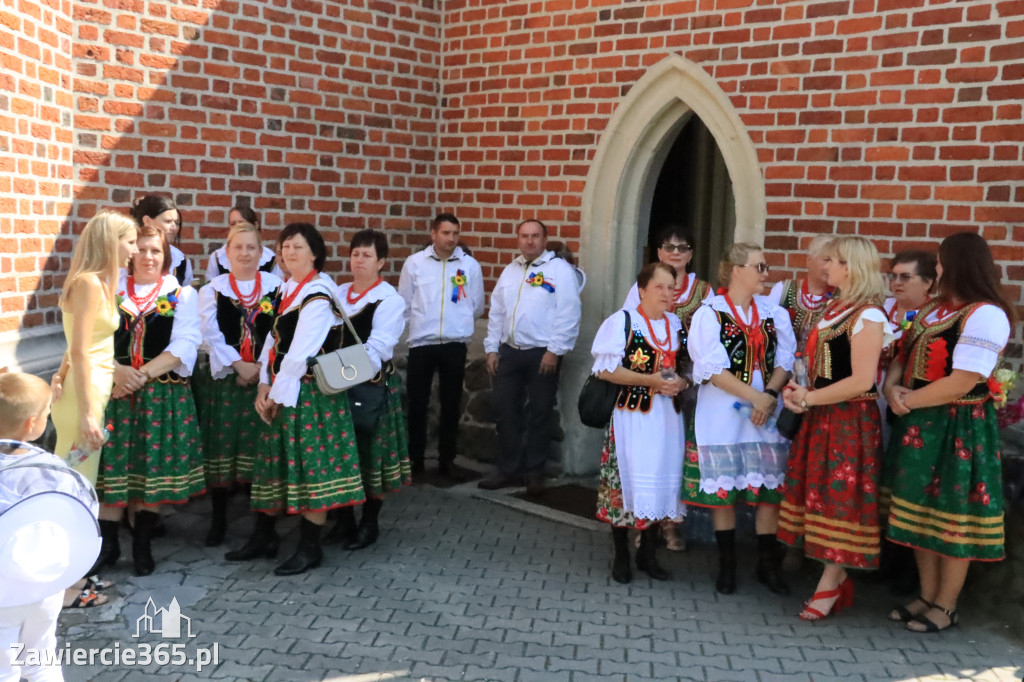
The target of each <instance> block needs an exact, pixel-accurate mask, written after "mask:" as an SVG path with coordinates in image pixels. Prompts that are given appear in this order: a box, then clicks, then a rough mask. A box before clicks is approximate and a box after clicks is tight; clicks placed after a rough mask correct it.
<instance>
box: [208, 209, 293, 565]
mask: <svg viewBox="0 0 1024 682" xmlns="http://www.w3.org/2000/svg"><path fill="white" fill-rule="evenodd" d="M224 248H225V253H226V254H227V255H226V259H227V262H228V263H229V264H230V266H231V267H230V271H229V272H228V273H227V274H223V275H218V276H216V277H214V278H213V281H211V282H210V283H209V284H207V285H206V286H204V287H203V288H202V289H200V290H199V315H200V317H201V318H202V331H203V342H204V344H205V346H206V349H207V352H208V353H209V358H210V373H211V375H212V379H211V381H210V383H209V384H208V385H207V386H206V389H205V391H204V393H203V398H204V400H205V401H206V404H205V405H204V409H203V410H202V413H201V415H200V420H201V422H202V425H203V428H202V432H203V453H204V454H205V456H206V460H205V462H204V468H205V470H206V485H207V487H208V488H209V490H210V497H211V499H212V503H213V518H212V521H211V524H210V530H209V533H207V535H206V546H207V547H215V546H217V545H219V544H220V543H221V542H222V541H223V540H224V533H225V530H226V528H227V506H228V494H229V493H230V492H231V487H232V486H233V485H235V484H236V483H248V482H249V481H251V480H252V464H253V457H254V456H255V454H256V449H257V447H258V443H257V442H255V441H254V440H253V434H255V433H257V432H258V431H259V425H260V419H259V415H258V414H256V403H255V401H256V386H257V384H259V380H260V365H259V363H258V362H257V360H258V359H259V357H260V354H261V353H262V351H263V342H264V341H265V340H266V338H267V334H268V333H269V332H270V328H271V325H272V324H273V321H274V301H275V300H277V298H278V289H280V287H281V285H282V284H283V282H281V280H280V279H278V278H277V277H276V276H275V275H272V274H270V273H269V272H263V271H261V270H260V260H261V250H262V248H263V247H262V245H261V244H260V235H259V231H258V230H257V229H256V228H255V227H254V226H253V225H252V224H250V223H246V222H242V223H236V224H235V226H234V227H232V228H231V232H230V233H229V234H228V240H227V244H226V246H225V247H224Z"/></svg>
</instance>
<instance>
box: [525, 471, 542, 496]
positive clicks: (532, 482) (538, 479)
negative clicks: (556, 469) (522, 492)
mask: <svg viewBox="0 0 1024 682" xmlns="http://www.w3.org/2000/svg"><path fill="white" fill-rule="evenodd" d="M543 492H544V477H543V476H542V475H540V474H527V475H526V494H527V495H529V496H530V497H539V496H540V495H541V494H542V493H543Z"/></svg>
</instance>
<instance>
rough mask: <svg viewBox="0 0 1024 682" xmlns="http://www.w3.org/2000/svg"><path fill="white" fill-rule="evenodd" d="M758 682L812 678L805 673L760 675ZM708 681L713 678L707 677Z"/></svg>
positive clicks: (801, 681)
mask: <svg viewBox="0 0 1024 682" xmlns="http://www.w3.org/2000/svg"><path fill="white" fill-rule="evenodd" d="M758 677H759V678H760V679H759V680H758V682H814V678H813V677H811V676H810V675H808V674H807V673H782V674H778V673H760V674H759V675H758ZM708 679H709V680H713V679H715V678H713V677H708Z"/></svg>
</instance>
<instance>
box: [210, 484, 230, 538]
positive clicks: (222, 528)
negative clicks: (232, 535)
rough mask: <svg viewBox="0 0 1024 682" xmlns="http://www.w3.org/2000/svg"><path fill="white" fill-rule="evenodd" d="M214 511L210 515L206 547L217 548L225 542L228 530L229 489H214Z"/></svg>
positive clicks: (212, 502) (211, 500)
mask: <svg viewBox="0 0 1024 682" xmlns="http://www.w3.org/2000/svg"><path fill="white" fill-rule="evenodd" d="M210 502H211V504H212V505H213V511H212V512H211V515H210V530H209V531H207V533H206V546H207V547H216V546H217V545H219V544H220V543H222V542H224V534H225V533H226V532H227V529H228V489H227V488H214V489H213V490H211V491H210Z"/></svg>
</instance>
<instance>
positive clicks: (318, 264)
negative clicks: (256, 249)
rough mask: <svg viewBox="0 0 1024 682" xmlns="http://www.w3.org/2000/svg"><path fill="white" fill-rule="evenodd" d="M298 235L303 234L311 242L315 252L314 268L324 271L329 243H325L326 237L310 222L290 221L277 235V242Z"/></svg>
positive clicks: (311, 249)
mask: <svg viewBox="0 0 1024 682" xmlns="http://www.w3.org/2000/svg"><path fill="white" fill-rule="evenodd" d="M296 235H298V236H301V237H302V238H303V239H305V240H306V243H307V244H309V250H310V251H312V252H313V269H314V270H316V271H317V272H323V269H324V265H326V264H327V245H326V244H324V238H323V237H322V236H321V235H320V232H319V230H317V229H316V228H315V227H313V225H312V224H310V223H288V224H287V225H285V226H284V229H283V230H281V234H280V235H279V236H278V237H277V243H278V244H284V243H285V242H286V241H288V240H289V239H291V238H292V237H294V236H296Z"/></svg>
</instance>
